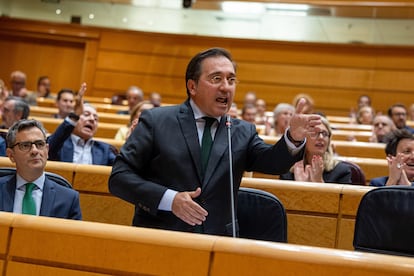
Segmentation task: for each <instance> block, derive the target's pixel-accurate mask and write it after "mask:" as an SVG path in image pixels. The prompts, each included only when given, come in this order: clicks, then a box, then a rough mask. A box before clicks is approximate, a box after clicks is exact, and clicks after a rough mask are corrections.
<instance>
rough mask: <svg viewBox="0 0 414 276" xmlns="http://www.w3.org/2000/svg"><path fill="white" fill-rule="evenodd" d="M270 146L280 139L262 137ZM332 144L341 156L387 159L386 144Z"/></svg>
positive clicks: (341, 141)
mask: <svg viewBox="0 0 414 276" xmlns="http://www.w3.org/2000/svg"><path fill="white" fill-rule="evenodd" d="M260 137H262V139H263V140H264V141H265V142H266V143H268V144H272V145H273V144H275V143H276V142H277V141H278V139H279V138H278V137H274V136H265V135H260ZM331 144H332V145H333V147H334V150H335V152H336V153H337V154H338V155H339V156H348V157H364V158H379V159H385V156H386V155H385V144H382V143H370V142H352V141H346V140H340V139H338V140H336V139H333V140H332V141H331Z"/></svg>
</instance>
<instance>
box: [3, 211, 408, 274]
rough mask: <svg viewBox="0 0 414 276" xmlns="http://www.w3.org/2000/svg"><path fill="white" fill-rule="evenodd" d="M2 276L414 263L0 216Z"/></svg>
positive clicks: (387, 269)
mask: <svg viewBox="0 0 414 276" xmlns="http://www.w3.org/2000/svg"><path fill="white" fill-rule="evenodd" d="M0 269H1V270H2V272H3V273H2V275H5V276H9V275H10V276H11V275H42V276H52V275H53V276H54V275H68V276H69V275H96V276H97V275H206V276H207V275H208V276H214V275H240V276H243V275H304V274H306V275H309V276H312V275H334V274H339V275H356V276H358V275H364V276H367V275H372V276H374V275H375V276H380V275H384V276H385V275H412V271H413V270H414V259H412V258H408V257H399V256H388V255H381V254H373V253H362V252H351V251H344V250H337V249H327V248H318V247H309V246H299V245H291V244H282V243H272V242H255V241H252V240H246V239H238V238H230V237H220V236H210V235H200V234H192V233H182V232H173V231H165V230H156V229H145V228H137V227H130V226H120V225H110V224H103V223H94V222H85V221H75V220H66V219H57V218H48V217H36V216H29V215H20V214H12V213H4V212H0Z"/></svg>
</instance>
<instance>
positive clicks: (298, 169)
mask: <svg viewBox="0 0 414 276" xmlns="http://www.w3.org/2000/svg"><path fill="white" fill-rule="evenodd" d="M307 167H310V166H309V165H307ZM293 174H294V175H295V180H296V181H307V182H309V181H310V178H309V170H307V169H306V168H305V167H304V166H303V160H301V161H298V162H296V163H295V165H293Z"/></svg>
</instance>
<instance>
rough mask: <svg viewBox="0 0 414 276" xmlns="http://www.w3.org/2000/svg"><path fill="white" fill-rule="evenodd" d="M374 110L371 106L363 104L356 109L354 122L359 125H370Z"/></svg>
mask: <svg viewBox="0 0 414 276" xmlns="http://www.w3.org/2000/svg"><path fill="white" fill-rule="evenodd" d="M374 117H375V112H374V109H373V108H372V107H371V106H363V107H361V108H360V109H359V110H358V113H357V117H356V122H357V123H358V124H361V125H371V124H372V121H373V120H374Z"/></svg>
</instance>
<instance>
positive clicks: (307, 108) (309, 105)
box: [292, 93, 315, 114]
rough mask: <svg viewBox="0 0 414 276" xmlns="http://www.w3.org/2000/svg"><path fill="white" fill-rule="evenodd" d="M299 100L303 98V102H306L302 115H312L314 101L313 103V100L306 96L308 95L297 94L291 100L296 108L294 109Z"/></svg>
mask: <svg viewBox="0 0 414 276" xmlns="http://www.w3.org/2000/svg"><path fill="white" fill-rule="evenodd" d="M301 98H304V99H305V101H306V105H305V108H304V110H303V113H304V114H311V113H314V111H313V109H314V106H315V101H314V100H313V98H312V97H311V96H310V95H308V94H305V93H300V94H297V95H296V96H295V97H294V98H293V101H292V103H293V106H294V107H295V108H296V107H297V105H298V103H299V100H300V99H301Z"/></svg>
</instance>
